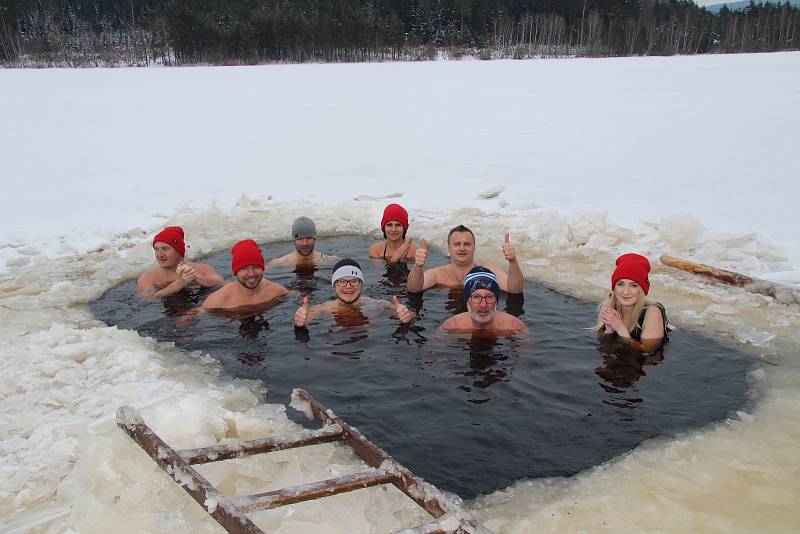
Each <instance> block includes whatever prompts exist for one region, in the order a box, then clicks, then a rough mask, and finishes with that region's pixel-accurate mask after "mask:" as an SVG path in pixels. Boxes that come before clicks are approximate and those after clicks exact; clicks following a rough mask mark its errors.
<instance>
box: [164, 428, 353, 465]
mask: <svg viewBox="0 0 800 534" xmlns="http://www.w3.org/2000/svg"><path fill="white" fill-rule="evenodd" d="M343 435H344V431H343V430H342V427H340V426H339V425H329V426H327V427H324V428H320V429H318V430H303V431H301V432H298V433H297V434H295V435H290V436H275V437H271V438H262V439H255V440H251V441H243V442H240V443H238V444H237V443H233V444H225V445H216V446H212V447H200V448H197V449H184V450H180V451H177V452H178V454H179V455H180V456H181V457H182V458H183V459H184V460H185V461H186V463H188V464H190V465H194V464H203V463H209V462H218V461H220V460H229V459H231V458H242V457H245V456H251V455H254V454H262V453H265V452H274V451H282V450H286V449H294V448H296V447H306V446H308V445H318V444H320V443H330V442H332V441H340V440H341V439H342V437H343Z"/></svg>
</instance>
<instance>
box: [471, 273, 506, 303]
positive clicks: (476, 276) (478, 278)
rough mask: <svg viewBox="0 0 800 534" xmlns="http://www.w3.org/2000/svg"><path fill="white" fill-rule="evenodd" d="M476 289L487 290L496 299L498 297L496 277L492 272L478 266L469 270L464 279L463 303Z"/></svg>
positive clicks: (498, 290)
mask: <svg viewBox="0 0 800 534" xmlns="http://www.w3.org/2000/svg"><path fill="white" fill-rule="evenodd" d="M476 289H488V290H489V291H491V292H492V293H494V295H495V296H496V297H498V298H499V297H500V284H498V283H497V277H496V276H495V275H494V273H493V272H492V271H490V270H489V269H487V268H486V267H481V266H480V265H476V266H475V267H473V268H472V269H470V270H469V272H468V273H467V276H466V277H465V278H464V302H466V301H467V299H469V297H470V295H472V292H473V291H475V290H476Z"/></svg>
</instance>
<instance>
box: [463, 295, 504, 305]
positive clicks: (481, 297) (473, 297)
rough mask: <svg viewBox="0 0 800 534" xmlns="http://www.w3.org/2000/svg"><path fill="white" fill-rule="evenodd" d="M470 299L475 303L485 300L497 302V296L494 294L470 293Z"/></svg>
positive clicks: (492, 302) (488, 302) (486, 301)
mask: <svg viewBox="0 0 800 534" xmlns="http://www.w3.org/2000/svg"><path fill="white" fill-rule="evenodd" d="M469 301H470V302H471V303H473V304H481V303H483V302H485V303H486V304H494V303H495V302H497V297H495V296H494V295H470V296H469Z"/></svg>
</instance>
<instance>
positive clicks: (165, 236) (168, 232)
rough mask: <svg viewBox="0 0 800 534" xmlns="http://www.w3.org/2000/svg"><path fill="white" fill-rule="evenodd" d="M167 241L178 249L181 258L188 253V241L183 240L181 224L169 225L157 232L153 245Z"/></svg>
mask: <svg viewBox="0 0 800 534" xmlns="http://www.w3.org/2000/svg"><path fill="white" fill-rule="evenodd" d="M158 242H161V243H166V244H167V245H169V246H171V247H172V248H174V249H175V250H176V251H178V254H180V255H181V258H182V257H184V256H185V255H186V243H184V242H183V228H181V227H180V226H167V227H166V228H164V229H163V230H161V231H160V232H158V233H157V234H156V236H155V237H154V238H153V245H155V244H156V243H158Z"/></svg>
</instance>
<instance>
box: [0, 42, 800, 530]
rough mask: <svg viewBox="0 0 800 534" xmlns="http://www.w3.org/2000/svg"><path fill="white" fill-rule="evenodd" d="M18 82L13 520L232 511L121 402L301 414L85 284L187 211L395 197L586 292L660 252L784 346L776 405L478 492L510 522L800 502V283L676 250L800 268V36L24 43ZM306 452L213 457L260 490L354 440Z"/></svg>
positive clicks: (365, 207)
mask: <svg viewBox="0 0 800 534" xmlns="http://www.w3.org/2000/svg"><path fill="white" fill-rule="evenodd" d="M0 109H3V120H2V122H0V162H1V163H0V169H1V170H0V176H1V177H2V178H1V179H2V190H3V195H2V196H1V197H0V213H2V225H0V456H2V461H0V520H2V523H3V524H4V525H5V527H4V531H7V532H29V531H34V532H101V531H102V532H105V531H108V530H110V529H111V528H114V530H115V531H120V532H142V531H152V532H155V531H176V532H177V531H189V530H194V531H198V532H212V531H218V527H217V526H216V524H215V523H214V522H213V521H212V520H210V519H209V518H208V517H207V516H206V515H205V513H204V512H203V511H202V510H201V509H200V508H199V507H198V506H197V505H196V504H195V503H194V501H192V500H191V499H190V498H189V497H188V496H186V495H185V494H184V493H183V491H182V490H180V489H179V488H178V487H177V486H175V485H174V483H173V482H172V481H171V480H169V479H166V477H164V476H163V475H162V474H161V472H160V471H159V470H158V469H157V468H156V467H155V465H154V464H153V463H152V462H151V461H150V459H149V458H147V457H146V456H144V455H143V454H142V453H141V452H140V451H139V450H138V449H137V447H136V446H135V445H134V444H133V443H132V442H131V441H130V440H129V439H128V438H127V437H126V436H125V435H123V434H122V433H121V432H120V431H118V430H117V429H116V427H115V424H114V413H115V410H116V408H117V406H119V405H122V404H134V405H136V406H138V407H140V408H141V409H142V410H143V411H144V413H145V418H146V419H147V420H148V421H149V422H151V423H152V424H153V425H154V426H155V428H156V430H157V431H159V432H160V433H161V434H162V435H163V436H164V437H165V438H166V439H167V441H169V442H171V443H174V444H175V445H177V446H187V445H201V444H210V443H215V442H217V441H219V440H223V439H229V438H237V437H238V438H241V439H250V438H254V437H260V436H263V435H267V434H273V433H285V432H287V431H288V430H289V429H290V428H291V427H292V426H293V423H291V422H289V421H288V420H287V419H286V418H285V416H284V415H283V408H282V407H281V406H278V405H266V404H264V403H263V402H261V401H260V398H261V392H260V390H259V386H258V384H249V383H242V382H235V381H232V380H231V379H228V378H226V377H224V376H220V375H219V372H218V368H217V366H216V364H215V363H214V362H213V361H210V360H209V359H208V358H206V357H204V355H202V354H189V353H185V352H182V351H178V350H176V349H174V348H173V347H171V346H169V345H167V344H163V343H159V342H157V341H154V340H150V339H144V338H141V337H139V336H138V335H137V334H136V333H135V332H128V331H119V330H117V329H115V328H107V327H105V326H104V325H102V324H100V323H98V322H97V321H96V320H94V318H93V317H92V316H91V314H90V313H89V312H88V311H87V309H86V306H85V304H86V303H87V302H90V301H91V300H92V299H94V298H97V297H98V296H99V295H100V294H102V292H103V291H104V290H106V289H108V288H109V287H111V286H113V285H115V284H117V283H119V282H121V281H124V280H128V279H131V278H133V277H135V276H136V275H137V274H138V273H139V272H141V271H142V270H143V269H145V268H147V267H148V266H149V265H151V262H152V253H151V250H150V244H149V243H150V238H151V236H152V234H153V233H154V231H155V230H156V229H158V228H160V227H162V226H164V225H165V224H167V223H169V224H181V225H183V226H184V227H185V229H186V231H187V243H188V244H189V245H190V246H191V248H190V252H189V255H190V256H195V257H197V256H201V255H204V254H207V253H210V252H213V251H218V250H221V249H224V248H226V247H229V246H230V245H231V244H232V243H233V242H235V241H237V240H239V239H241V238H245V237H254V238H255V239H257V240H259V241H269V240H276V239H287V238H288V237H289V226H290V224H291V220H292V219H294V217H296V216H297V215H299V214H301V213H302V214H306V215H309V216H311V217H313V218H314V219H315V220H316V221H317V226H318V228H319V229H320V230H321V232H322V233H323V234H336V233H361V234H369V233H374V232H377V224H378V221H379V218H380V213H381V211H382V209H383V207H384V206H385V204H386V203H387V202H389V201H390V200H387V198H384V197H392V200H391V201H397V202H400V203H401V204H403V205H405V206H406V207H407V208H408V209H409V211H410V213H411V231H410V233H411V235H413V236H415V237H426V238H427V239H428V240H429V242H431V243H432V244H437V245H438V246H442V245H443V243H444V237H445V236H446V232H447V229H448V228H449V227H451V226H454V225H455V224H459V223H464V224H467V225H468V226H470V227H472V228H473V230H475V231H476V234H477V236H478V244H479V255H483V256H484V257H486V258H491V259H494V260H497V259H498V258H499V257H500V251H499V247H500V241H501V239H502V236H503V233H504V232H505V231H510V232H511V236H512V239H513V240H514V241H515V242H516V243H517V247H518V251H519V253H520V256H521V258H522V261H523V266H524V270H525V273H526V276H528V277H530V278H531V279H534V280H538V281H542V282H544V283H546V284H548V285H550V286H553V287H556V288H558V289H561V290H563V291H566V292H569V293H571V294H574V295H577V296H579V297H582V298H587V299H592V300H599V299H600V298H601V297H602V295H603V294H604V293H605V292H606V291H607V286H608V279H609V276H610V272H611V266H613V259H614V257H615V256H616V255H618V254H620V253H623V252H629V251H637V252H641V253H644V254H646V255H648V256H649V257H650V258H651V259H652V260H653V262H654V272H653V274H652V278H651V281H652V286H653V290H652V294H653V295H654V296H655V297H656V298H657V299H658V300H661V301H662V302H664V303H665V304H666V305H667V307H668V309H669V310H670V315H671V317H672V318H673V320H674V321H675V322H676V323H677V325H678V326H679V327H680V328H688V329H694V328H697V329H703V330H706V331H708V332H710V333H712V334H713V335H714V336H716V337H718V338H720V339H721V340H723V342H731V343H736V344H738V345H739V346H740V348H741V350H744V351H746V352H749V353H751V354H752V355H753V357H754V358H761V359H762V360H765V361H766V362H770V363H765V364H764V365H763V366H762V367H761V368H759V369H758V370H757V371H755V372H754V373H753V374H752V377H751V379H752V393H753V395H754V396H755V397H756V398H758V402H757V404H756V406H757V408H756V409H755V410H754V413H739V414H731V415H730V417H729V418H728V419H726V420H725V421H723V422H721V423H720V424H718V425H715V426H713V427H711V428H708V429H706V430H705V431H703V432H697V433H690V434H686V435H681V436H676V437H675V438H674V439H670V440H659V441H655V442H649V443H646V444H644V445H643V446H641V447H639V448H638V449H636V450H635V451H633V452H631V453H630V454H627V455H625V456H624V457H622V458H619V459H617V460H615V461H613V462H610V463H609V464H606V465H603V466H600V467H598V468H596V469H593V470H591V471H589V472H586V473H583V474H581V475H579V476H576V477H572V478H570V479H547V480H535V481H528V482H520V483H518V484H517V485H515V486H513V487H512V488H508V489H507V490H504V491H500V492H497V493H496V494H494V495H491V496H487V497H485V498H482V499H480V500H479V501H477V502H474V503H468V508H470V510H471V511H473V512H474V513H475V514H476V515H478V516H479V518H480V519H481V520H483V521H484V522H485V523H486V524H487V526H489V527H490V528H492V529H495V530H496V531H498V532H530V531H532V530H534V529H537V530H548V531H549V530H565V531H576V530H586V531H596V530H600V529H603V528H608V529H614V530H623V531H626V530H627V531H642V530H645V531H652V530H674V531H709V530H715V531H719V530H726V531H752V530H765V531H788V530H797V529H798V528H800V512H798V511H797V507H796V496H797V495H800V471H799V470H798V465H800V462H798V460H799V459H800V456H798V452H797V445H798V443H800V420H799V419H798V417H797V413H800V394H798V391H800V358H798V348H797V347H798V346H800V333H799V332H800V311H799V308H798V305H797V304H790V305H785V304H780V303H777V302H776V301H774V300H772V299H770V298H767V297H763V296H759V295H752V294H748V293H745V292H744V291H742V290H739V289H734V288H728V287H723V286H721V285H717V284H710V283H707V282H706V281H704V280H701V279H698V278H696V277H692V276H690V275H688V274H684V273H681V272H678V271H675V270H672V269H669V268H667V267H664V266H661V265H659V264H657V258H658V257H659V256H660V255H661V254H663V253H668V254H672V255H674V256H679V257H683V258H688V259H692V260H695V261H700V262H703V263H709V264H712V265H716V266H719V267H723V268H728V269H732V270H736V271H740V272H745V273H747V274H751V275H755V276H758V277H761V278H767V279H773V280H781V281H784V282H789V283H798V282H800V235H798V230H797V228H798V225H797V222H796V203H797V199H798V198H800V151H798V149H797V147H798V146H800V132H798V128H797V125H798V124H800V53H785V54H763V55H740V56H715V57H672V58H626V59H595V60H558V61H556V60H548V61H525V62H514V61H497V62H478V61H464V62H434V63H414V64H411V63H403V64H361V65H297V66H264V67H244V68H194V69H138V70H137V69H110V70H80V71H78V70H41V71H32V70H15V71H10V70H0ZM484 197H492V198H484ZM266 252H267V254H269V247H267V250H266ZM774 364H778V365H774ZM312 394H313V392H312ZM287 401H288V399H287ZM333 408H334V409H335V407H333ZM298 458H301V453H298V452H287V453H281V455H279V456H270V457H269V458H264V459H260V460H256V461H251V462H242V463H235V464H231V463H230V462H229V463H228V464H231V465H223V466H216V467H214V468H211V469H208V470H207V472H206V474H207V476H208V477H209V478H210V479H211V480H212V481H214V482H216V483H218V485H220V486H222V487H223V488H227V489H228V490H230V491H242V492H244V491H248V492H249V491H251V490H252V489H253V488H259V489H261V488H264V487H270V488H273V487H280V486H284V485H289V484H293V483H297V482H300V481H303V482H305V481H310V480H315V479H320V478H323V477H324V478H328V477H329V476H330V474H331V472H334V471H335V474H337V475H338V474H341V473H343V472H347V471H348V470H353V469H355V468H356V467H355V463H354V462H353V460H352V458H350V457H349V456H348V455H346V454H344V452H343V451H341V450H339V449H337V448H334V447H327V446H318V447H316V448H314V450H312V451H310V452H307V453H303V455H302V463H303V465H304V467H302V468H301V467H300V466H299V463H300V462H298V461H296V460H297V459H298ZM286 460H295V461H286ZM329 464H332V465H333V467H332V468H328V465H329ZM332 470H333V471H332ZM237 473H238V477H237ZM380 491H381V490H374V491H373V490H370V491H369V492H368V493H367V494H368V497H363V496H361V495H360V494H349V495H343V496H339V497H335V498H334V499H335V501H333V504H330V503H331V501H327V504H326V501H321V502H319V503H313V504H309V505H298V506H292V507H288V508H284V509H280V510H277V511H274V512H269V513H261V514H258V515H257V516H256V519H257V520H258V522H259V524H261V525H262V526H264V527H266V528H271V529H273V531H277V532H357V531H376V532H385V531H388V530H391V529H392V528H399V527H401V526H410V525H411V524H413V523H414V522H415V521H416V520H418V519H419V518H420V516H418V515H417V514H418V513H417V512H416V511H415V510H414V508H413V507H411V506H410V505H409V504H408V502H407V501H405V500H404V499H402V498H400V496H397V495H394V494H392V495H393V496H392V498H390V499H388V500H385V499H383V498H380V497H381V493H378V492H380ZM155 495H158V499H154V498H153V496H155ZM321 510H326V512H325V514H323V513H322V512H321ZM396 510H400V512H396Z"/></svg>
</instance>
